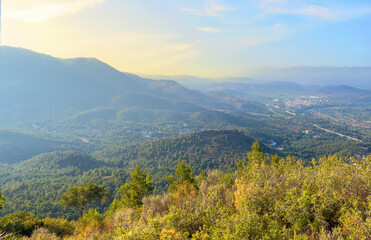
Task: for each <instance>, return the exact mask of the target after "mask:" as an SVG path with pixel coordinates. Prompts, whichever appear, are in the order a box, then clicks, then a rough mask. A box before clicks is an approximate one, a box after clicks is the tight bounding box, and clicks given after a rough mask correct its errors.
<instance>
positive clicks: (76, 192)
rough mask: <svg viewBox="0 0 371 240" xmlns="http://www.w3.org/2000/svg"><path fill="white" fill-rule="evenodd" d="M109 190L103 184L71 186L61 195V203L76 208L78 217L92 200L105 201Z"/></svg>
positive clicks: (108, 195)
mask: <svg viewBox="0 0 371 240" xmlns="http://www.w3.org/2000/svg"><path fill="white" fill-rule="evenodd" d="M109 197H110V192H109V191H108V189H107V188H104V187H103V186H100V185H97V184H94V183H87V184H85V185H84V186H78V187H71V188H69V189H68V190H67V192H66V193H64V194H62V196H61V204H62V205H64V206H67V207H70V208H72V209H74V210H76V211H77V212H78V213H79V214H80V217H82V216H83V215H84V213H85V212H86V211H87V210H88V209H87V207H88V205H89V204H91V203H94V202H103V203H104V202H106V201H108V199H109Z"/></svg>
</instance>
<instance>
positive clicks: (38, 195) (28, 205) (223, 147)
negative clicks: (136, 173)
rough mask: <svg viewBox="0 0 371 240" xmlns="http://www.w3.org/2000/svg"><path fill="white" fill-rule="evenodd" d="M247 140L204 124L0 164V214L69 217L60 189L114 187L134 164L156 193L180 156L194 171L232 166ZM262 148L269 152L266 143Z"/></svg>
mask: <svg viewBox="0 0 371 240" xmlns="http://www.w3.org/2000/svg"><path fill="white" fill-rule="evenodd" d="M252 143H253V139H251V138H250V137H248V136H246V135H245V134H243V133H242V132H238V131H228V130H210V131H203V132H196V133H189V134H185V135H182V136H179V137H172V138H168V139H163V140H154V141H150V142H144V143H138V144H130V145H124V146H121V147H114V148H110V149H106V150H104V151H100V152H96V153H94V154H92V155H86V154H82V153H78V152H76V151H56V152H51V153H43V154H40V155H37V156H35V157H33V158H30V159H28V160H26V161H22V162H20V163H18V164H14V165H1V168H0V182H1V186H2V187H1V191H2V192H3V193H4V194H5V195H7V196H8V204H7V207H6V208H5V209H4V210H3V211H2V212H0V214H1V215H4V214H6V213H12V212H16V211H20V210H26V211H28V212H32V213H34V214H36V215H37V216H38V217H46V216H48V215H49V216H53V217H56V216H59V217H61V216H64V217H68V218H75V217H77V216H76V215H74V214H73V213H72V212H70V211H68V209H66V208H63V207H62V206H61V205H60V204H59V199H60V196H61V194H62V193H63V192H64V191H65V190H66V189H67V188H69V187H72V186H75V185H81V184H85V183H87V182H92V183H96V184H102V185H104V186H105V187H107V188H108V189H110V191H111V192H115V191H116V192H117V190H118V188H119V187H120V186H121V185H122V184H124V183H125V182H127V178H128V175H129V174H128V172H129V171H132V170H133V169H134V168H135V166H137V165H140V166H141V167H142V168H143V169H145V170H146V171H147V172H148V173H150V174H151V176H152V178H153V180H154V182H155V187H156V188H155V192H157V193H160V192H163V191H165V190H166V188H167V181H166V177H167V176H168V175H169V174H170V173H171V172H172V171H173V170H174V168H175V166H176V165H177V164H178V163H180V162H181V161H185V162H186V163H188V164H190V165H191V166H193V168H194V171H195V173H196V174H199V173H201V172H202V171H203V172H207V171H209V170H213V169H220V170H222V171H226V172H233V171H234V170H235V169H236V162H237V161H238V160H241V159H245V158H246V156H247V155H246V153H247V152H248V151H249V150H250V146H251V144H252ZM263 149H264V150H266V151H267V152H273V150H271V149H270V148H268V147H266V146H263ZM106 207H107V206H106ZM104 209H106V208H104Z"/></svg>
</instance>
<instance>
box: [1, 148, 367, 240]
mask: <svg viewBox="0 0 371 240" xmlns="http://www.w3.org/2000/svg"><path fill="white" fill-rule="evenodd" d="M237 165H238V167H237V169H236V171H235V172H233V173H224V172H222V171H219V170H213V171H208V172H207V173H206V174H204V173H201V174H199V175H198V176H197V175H195V174H194V172H193V170H192V167H191V166H190V165H188V164H187V163H185V162H180V163H179V164H178V165H177V166H176V167H175V169H173V173H172V174H171V175H169V177H168V181H169V184H170V185H169V188H168V189H167V191H166V192H165V193H163V194H161V195H151V194H150V193H151V192H152V190H153V185H152V180H151V176H150V175H148V174H146V172H144V171H142V170H141V168H140V167H139V166H137V167H136V169H135V171H134V172H132V173H131V174H130V180H129V181H130V182H129V183H128V184H125V185H124V186H123V187H121V189H120V195H121V197H119V196H118V197H117V198H115V200H114V201H113V202H112V204H111V206H110V208H109V209H108V211H107V212H99V211H97V210H95V209H90V210H89V211H87V212H86V213H85V214H84V215H83V216H82V217H81V218H80V219H79V220H78V221H72V222H68V221H65V220H63V219H54V218H49V217H48V218H45V219H39V218H37V217H35V216H34V215H32V214H31V215H30V214H27V213H25V212H19V213H15V214H9V215H7V216H5V217H2V218H0V229H2V230H6V229H8V233H7V234H14V233H16V234H22V235H24V236H26V237H25V239H28V238H27V236H30V235H31V239H50V240H56V239H62V238H63V239H70V240H72V239H74V240H78V239H81V240H82V239H88V238H89V239H107V240H108V239H153V240H155V239H178V240H182V239H184V240H185V239H193V240H204V239H370V237H371V235H370V234H371V214H370V213H371V212H370V208H371V197H370V191H371V177H370V176H371V156H368V157H363V158H362V159H360V160H356V159H354V158H340V157H337V156H328V157H323V158H320V159H317V160H315V159H313V161H312V163H311V164H310V165H305V164H304V163H303V162H302V161H300V160H298V159H295V158H292V157H286V158H281V157H279V156H277V155H267V154H264V153H263V151H262V148H261V147H260V145H259V143H258V142H254V143H253V145H252V147H251V151H250V152H249V153H248V155H247V161H244V160H241V161H239V163H238V164H237ZM97 187H98V186H97ZM72 189H74V188H70V189H69V190H67V192H69V191H71V190H72ZM62 201H63V199H62ZM15 222H16V223H18V225H14V224H13V223H15ZM26 223H28V225H27V224H26ZM12 226H17V228H14V227H13V228H11V227H12Z"/></svg>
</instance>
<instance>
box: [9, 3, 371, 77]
mask: <svg viewBox="0 0 371 240" xmlns="http://www.w3.org/2000/svg"><path fill="white" fill-rule="evenodd" d="M2 5H3V6H2V14H3V19H2V31H3V32H2V43H3V45H7V46H13V47H22V48H27V49H30V50H33V51H36V52H40V53H46V54H49V55H52V56H55V57H60V58H74V57H94V58H98V59H99V60H101V61H104V62H106V63H108V64H110V65H111V66H113V67H115V68H117V69H119V70H120V71H124V72H130V73H136V74H153V75H194V76H199V77H209V78H216V77H227V76H246V75H248V74H249V72H250V71H251V70H252V69H256V68H265V67H291V66H335V67H343V66H371V27H370V26H371V1H370V0H228V1H227V0H2Z"/></svg>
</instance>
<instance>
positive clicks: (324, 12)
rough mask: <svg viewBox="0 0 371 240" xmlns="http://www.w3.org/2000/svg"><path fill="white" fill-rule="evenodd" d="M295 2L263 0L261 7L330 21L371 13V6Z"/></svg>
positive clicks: (276, 11)
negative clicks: (299, 3)
mask: <svg viewBox="0 0 371 240" xmlns="http://www.w3.org/2000/svg"><path fill="white" fill-rule="evenodd" d="M294 3H295V1H292V0H291V1H288V0H263V1H262V2H261V4H260V8H261V9H262V10H263V11H264V12H265V13H270V14H292V15H304V16H310V17H317V18H320V19H323V20H329V21H345V20H349V19H352V18H357V17H361V16H363V15H366V14H370V13H371V7H370V6H345V5H344V6H339V5H336V6H325V5H323V6H320V5H314V4H302V5H299V6H298V5H297V4H296V5H295V4H294ZM296 3H297V2H296Z"/></svg>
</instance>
